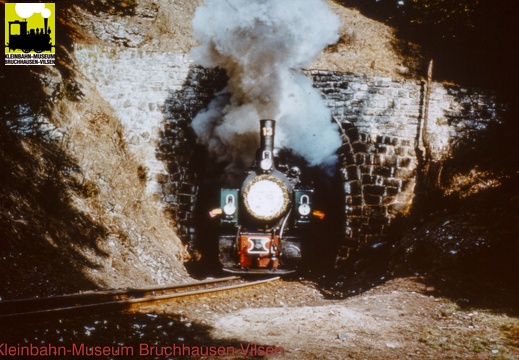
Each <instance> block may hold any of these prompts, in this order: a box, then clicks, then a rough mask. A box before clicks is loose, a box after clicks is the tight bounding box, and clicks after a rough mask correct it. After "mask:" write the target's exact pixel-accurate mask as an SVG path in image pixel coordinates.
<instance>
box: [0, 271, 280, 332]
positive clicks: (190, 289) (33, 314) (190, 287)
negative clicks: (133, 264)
mask: <svg viewBox="0 0 519 360" xmlns="http://www.w3.org/2000/svg"><path fill="white" fill-rule="evenodd" d="M237 279H240V278H239V277H237V276H231V277H226V278H221V279H215V280H205V281H200V282H196V283H188V284H181V285H174V286H170V287H168V286H159V287H153V288H145V289H132V290H116V291H102V292H99V293H101V295H104V296H106V295H109V296H113V295H114V294H117V295H115V296H120V295H126V294H130V293H131V294H135V293H139V292H140V293H143V294H144V295H142V296H141V297H135V298H124V299H121V298H119V299H116V298H113V299H112V300H109V301H102V302H96V303H88V304H79V305H77V304H76V305H70V304H69V305H66V306H64V307H53V308H48V309H37V310H30V311H23V312H17V311H15V312H0V321H1V322H4V321H12V320H37V321H45V320H47V319H48V318H55V317H56V316H57V315H66V316H72V315H88V314H94V313H100V312H113V311H123V310H128V309H130V308H132V307H134V306H138V305H139V304H142V303H151V302H161V301H167V300H172V299H176V298H182V297H188V296H198V295H202V294H207V293H212V292H213V293H216V292H223V291H227V290H233V289H238V288H244V287H250V286H255V285H259V284H263V283H266V282H270V281H276V280H279V277H275V278H270V279H264V280H258V281H253V282H245V283H241V284H232V285H226V286H216V285H220V284H222V283H225V282H230V281H233V280H237ZM203 286H205V287H206V288H203V289H196V288H197V287H198V288H200V287H203ZM208 286H213V287H211V288H207V287H208ZM157 291H163V292H164V293H163V294H160V295H157V294H156V293H157ZM167 291H172V292H170V293H166V292H167ZM95 295H98V293H82V294H73V295H62V296H59V297H49V298H41V299H22V300H9V301H0V304H2V303H4V302H6V303H17V304H18V305H20V304H23V303H24V302H25V303H30V302H33V301H34V302H37V300H43V299H45V300H46V301H50V299H54V298H58V299H60V300H63V299H67V300H71V299H77V298H79V299H80V298H88V297H92V296H94V297H95Z"/></svg>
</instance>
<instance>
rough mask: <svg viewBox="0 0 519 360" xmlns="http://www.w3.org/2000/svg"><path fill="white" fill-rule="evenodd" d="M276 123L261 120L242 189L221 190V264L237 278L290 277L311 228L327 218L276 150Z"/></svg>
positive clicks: (295, 170)
mask: <svg viewBox="0 0 519 360" xmlns="http://www.w3.org/2000/svg"><path fill="white" fill-rule="evenodd" d="M274 131H275V121H274V120H270V119H266V120H260V148H259V149H258V150H257V151H256V159H255V161H254V163H253V165H252V167H251V169H250V170H249V171H248V174H247V176H246V178H245V180H244V181H243V184H242V186H241V189H230V188H222V189H220V207H219V208H217V209H213V210H212V211H211V212H210V215H211V217H216V216H219V217H220V234H219V238H218V245H219V261H220V265H221V266H222V268H223V270H224V271H226V272H230V273H236V274H265V273H276V274H280V275H282V274H288V273H292V272H295V271H296V269H297V267H298V265H299V264H300V262H301V258H302V252H303V250H302V249H303V246H304V241H305V238H306V237H307V236H308V233H309V227H310V225H311V224H312V223H313V222H314V220H316V219H322V218H323V217H324V214H323V213H322V212H320V211H317V210H314V209H313V208H312V196H313V193H314V189H313V188H312V187H310V186H304V185H303V184H302V181H301V179H300V176H301V171H300V169H299V168H298V167H297V166H289V165H287V164H286V163H285V162H284V161H283V160H282V157H281V156H280V150H279V149H277V148H274Z"/></svg>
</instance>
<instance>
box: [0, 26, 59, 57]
mask: <svg viewBox="0 0 519 360" xmlns="http://www.w3.org/2000/svg"><path fill="white" fill-rule="evenodd" d="M27 24H28V23H27V20H25V21H18V20H16V21H9V43H8V45H7V46H6V47H8V48H9V51H11V50H18V49H19V50H22V51H23V52H24V53H29V52H31V50H34V51H36V52H37V53H41V52H42V51H51V50H52V47H53V46H54V45H52V43H51V38H50V33H51V30H50V28H49V27H48V19H47V18H44V19H43V28H41V30H40V29H36V30H35V29H30V30H27ZM13 27H14V28H13ZM13 29H14V31H13Z"/></svg>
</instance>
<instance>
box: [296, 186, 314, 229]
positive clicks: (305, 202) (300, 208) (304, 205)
mask: <svg viewBox="0 0 519 360" xmlns="http://www.w3.org/2000/svg"><path fill="white" fill-rule="evenodd" d="M312 193H313V190H312V189H299V190H295V191H294V207H295V216H294V225H295V226H298V225H303V224H309V223H310V216H311V215H312V205H313V204H312Z"/></svg>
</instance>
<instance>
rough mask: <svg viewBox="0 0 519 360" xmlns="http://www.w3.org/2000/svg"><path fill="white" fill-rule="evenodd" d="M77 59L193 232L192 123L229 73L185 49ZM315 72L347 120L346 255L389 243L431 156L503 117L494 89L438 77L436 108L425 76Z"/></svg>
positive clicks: (81, 52) (100, 52) (90, 53)
mask: <svg viewBox="0 0 519 360" xmlns="http://www.w3.org/2000/svg"><path fill="white" fill-rule="evenodd" d="M76 57H77V58H78V60H79V63H80V67H81V68H82V70H83V72H84V73H85V74H86V75H87V76H88V77H89V78H90V79H91V81H92V82H93V84H94V85H95V86H96V87H97V88H98V90H99V91H100V93H101V94H102V95H103V97H104V98H105V99H106V100H107V101H108V102H109V103H110V104H111V105H112V107H114V109H115V111H116V112H117V114H118V115H119V117H120V118H121V121H122V122H123V123H124V124H125V127H126V129H127V130H126V137H127V139H128V141H129V143H130V146H131V147H132V149H134V151H135V152H137V153H139V154H140V155H139V156H140V158H141V159H142V161H143V162H144V163H145V164H147V166H148V167H149V169H150V171H149V175H150V177H149V179H148V189H150V190H151V191H155V192H158V194H159V195H160V198H161V199H162V201H164V202H165V203H166V204H167V206H168V207H169V209H170V210H171V212H172V213H173V215H174V217H175V218H176V219H177V220H178V222H179V226H178V229H177V230H178V232H179V235H181V236H183V237H184V238H186V239H187V238H189V236H190V235H191V234H192V233H193V232H194V229H193V225H192V220H193V211H194V206H195V203H196V196H197V191H198V184H197V182H196V175H197V174H196V171H195V170H194V169H193V168H192V161H193V159H192V156H193V148H194V146H195V142H196V139H195V138H194V137H193V136H192V135H191V132H190V129H189V124H190V122H191V120H192V118H193V117H194V116H195V115H196V114H197V112H198V111H199V110H201V109H203V108H204V107H205V105H206V104H207V103H208V102H209V101H210V100H211V98H212V97H213V94H214V93H215V92H216V91H218V90H220V89H221V88H223V87H224V86H225V76H224V74H222V73H221V72H218V71H214V70H207V69H203V68H198V67H194V66H192V65H190V63H189V59H188V57H187V56H186V55H181V54H172V53H160V52H147V51H143V50H135V49H118V50H115V49H110V48H99V47H86V46H83V47H78V48H77V49H76ZM306 75H307V76H309V77H311V78H312V79H313V82H314V86H315V87H316V88H318V89H319V90H320V91H321V93H322V96H323V98H324V99H325V101H326V104H327V106H329V107H330V108H331V110H332V114H333V116H334V118H335V120H336V121H337V122H339V123H340V125H341V132H342V138H343V146H342V147H341V148H340V149H339V150H338V153H339V155H340V159H341V163H340V172H341V174H342V178H343V184H344V204H345V206H344V211H345V215H346V217H345V218H346V223H345V224H344V238H345V239H346V240H348V241H347V242H346V243H348V246H346V245H345V246H344V247H343V248H342V249H341V250H340V257H345V256H346V253H347V251H348V249H349V247H351V246H352V245H353V247H355V248H361V247H363V246H372V245H374V244H376V243H378V242H380V241H382V240H383V236H384V234H385V230H386V229H387V227H388V226H389V225H390V224H391V221H392V220H393V219H394V218H395V217H397V216H399V215H401V214H405V213H406V212H408V211H409V209H410V206H411V204H412V201H413V198H414V194H415V185H416V176H417V172H418V169H419V166H420V165H421V164H422V163H423V161H424V156H425V154H427V156H429V158H430V160H432V161H442V159H444V158H446V157H447V156H448V155H449V154H450V152H451V150H452V149H451V148H452V144H453V143H455V142H456V141H457V140H459V139H460V138H462V137H467V136H471V134H472V133H473V132H474V131H481V130H483V129H485V128H486V127H487V125H488V124H489V123H490V122H496V121H499V120H498V111H497V110H498V109H497V107H498V105H497V104H496V103H495V101H494V99H493V97H492V95H491V94H486V93H478V92H475V91H473V90H468V89H462V88H459V87H453V86H444V85H441V84H437V83H433V84H432V85H431V89H430V96H429V101H428V108H427V109H426V106H425V90H426V89H425V86H426V85H425V84H424V83H423V82H421V81H416V80H395V79H391V78H387V77H376V76H372V77H370V76H363V75H358V74H347V73H338V72H331V71H324V70H309V71H306ZM130 83H131V86H130ZM425 112H427V119H428V121H427V123H426V124H425V122H424V119H425Z"/></svg>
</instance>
